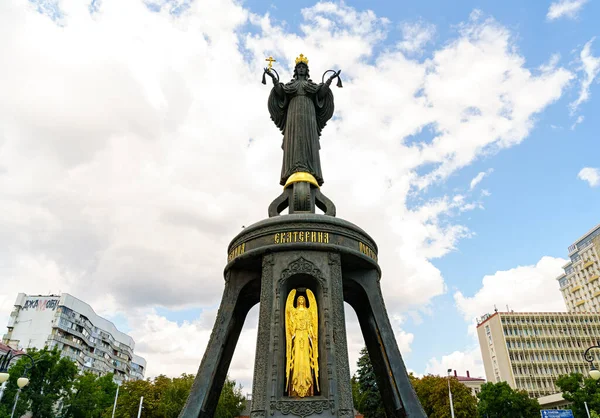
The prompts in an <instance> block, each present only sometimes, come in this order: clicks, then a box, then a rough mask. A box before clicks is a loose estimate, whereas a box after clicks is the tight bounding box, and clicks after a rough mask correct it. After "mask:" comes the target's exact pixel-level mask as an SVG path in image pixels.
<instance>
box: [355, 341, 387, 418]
mask: <svg viewBox="0 0 600 418" xmlns="http://www.w3.org/2000/svg"><path fill="white" fill-rule="evenodd" d="M357 366H358V369H357V370H356V374H355V375H354V377H353V378H352V398H353V401H354V408H356V410H357V411H359V412H360V413H361V414H363V415H364V416H365V418H385V409H384V408H383V403H382V402H381V393H380V392H379V388H378V387H377V381H376V379H375V371H374V370H373V365H372V364H371V359H370V358H369V352H368V351H367V349H366V348H363V349H362V350H360V357H359V359H358V362H357Z"/></svg>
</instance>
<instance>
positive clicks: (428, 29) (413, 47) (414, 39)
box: [398, 21, 435, 54]
mask: <svg viewBox="0 0 600 418" xmlns="http://www.w3.org/2000/svg"><path fill="white" fill-rule="evenodd" d="M400 30H401V31H402V41H400V42H399V43H398V48H399V49H400V50H401V51H404V52H406V53H409V54H410V53H415V52H419V50H421V49H422V48H423V47H424V46H425V45H426V44H427V43H429V42H430V41H431V40H432V39H433V37H434V35H435V25H433V24H431V23H425V22H421V21H418V22H404V23H402V25H400Z"/></svg>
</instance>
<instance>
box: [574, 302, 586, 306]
mask: <svg viewBox="0 0 600 418" xmlns="http://www.w3.org/2000/svg"><path fill="white" fill-rule="evenodd" d="M584 303H585V300H580V301H579V302H577V303H576V304H575V307H577V306H581V305H583V304H584Z"/></svg>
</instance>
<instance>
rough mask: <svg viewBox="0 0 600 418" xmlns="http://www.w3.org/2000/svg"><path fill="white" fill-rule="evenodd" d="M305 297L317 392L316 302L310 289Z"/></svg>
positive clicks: (317, 325) (317, 340)
mask: <svg viewBox="0 0 600 418" xmlns="http://www.w3.org/2000/svg"><path fill="white" fill-rule="evenodd" d="M306 296H307V297H308V311H309V312H310V328H311V335H310V337H311V339H312V356H311V359H310V361H311V364H312V367H313V370H314V371H315V381H316V382H317V390H320V389H319V316H318V309H317V300H316V299H315V295H314V294H313V292H312V291H311V290H310V289H306Z"/></svg>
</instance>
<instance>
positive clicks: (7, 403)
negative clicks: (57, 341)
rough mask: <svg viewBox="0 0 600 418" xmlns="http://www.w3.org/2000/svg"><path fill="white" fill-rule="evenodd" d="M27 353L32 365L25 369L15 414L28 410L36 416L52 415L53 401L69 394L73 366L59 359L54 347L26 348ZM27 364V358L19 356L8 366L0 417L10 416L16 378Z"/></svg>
mask: <svg viewBox="0 0 600 418" xmlns="http://www.w3.org/2000/svg"><path fill="white" fill-rule="evenodd" d="M27 353H28V354H29V355H31V357H33V359H34V361H35V366H34V367H33V368H31V369H30V370H29V371H28V377H29V384H28V385H27V386H26V387H25V388H23V389H22V390H21V394H20V396H19V402H18V404H17V409H16V411H15V412H16V413H15V416H21V415H23V414H24V413H25V412H27V411H28V410H29V411H31V412H32V414H33V416H34V417H36V418H54V416H55V411H54V409H55V406H56V404H57V402H58V401H59V400H63V399H65V398H66V397H67V396H69V394H70V393H71V387H72V384H73V379H74V378H75V376H76V374H77V366H76V365H75V363H73V361H71V360H70V359H68V358H61V357H60V351H58V350H57V349H53V350H48V349H47V348H44V349H43V350H36V349H29V350H27ZM30 364H31V362H30V360H29V359H28V358H26V357H22V358H20V359H19V360H18V361H17V362H16V363H15V364H13V365H12V367H11V368H10V370H9V373H10V378H9V380H8V385H7V387H6V390H5V392H4V396H3V397H2V402H1V405H0V416H2V415H3V414H5V415H4V416H10V411H11V410H12V405H13V403H14V400H15V396H16V394H17V389H18V387H17V379H18V378H19V377H21V376H22V375H23V374H24V372H25V369H26V368H27V367H29V366H30Z"/></svg>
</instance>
